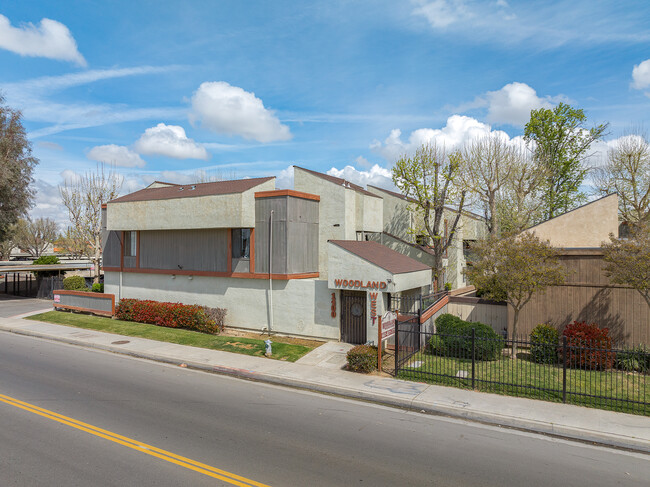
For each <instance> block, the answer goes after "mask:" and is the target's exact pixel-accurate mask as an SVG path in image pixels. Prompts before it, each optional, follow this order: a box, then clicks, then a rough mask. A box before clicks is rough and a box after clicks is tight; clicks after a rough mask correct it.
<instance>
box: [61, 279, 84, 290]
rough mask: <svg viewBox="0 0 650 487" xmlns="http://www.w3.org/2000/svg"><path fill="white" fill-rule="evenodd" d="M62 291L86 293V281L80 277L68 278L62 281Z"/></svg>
mask: <svg viewBox="0 0 650 487" xmlns="http://www.w3.org/2000/svg"><path fill="white" fill-rule="evenodd" d="M63 289H65V290H66V291H87V290H88V288H87V287H86V279H84V278H83V277H82V276H70V277H66V278H65V279H63Z"/></svg>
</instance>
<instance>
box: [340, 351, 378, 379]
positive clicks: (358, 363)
mask: <svg viewBox="0 0 650 487" xmlns="http://www.w3.org/2000/svg"><path fill="white" fill-rule="evenodd" d="M347 359H348V370H351V371H353V372H364V373H368V372H372V371H373V370H375V369H376V368H377V360H378V354H377V347H373V346H370V345H357V346H356V347H352V348H351V349H350V350H349V351H348V354H347Z"/></svg>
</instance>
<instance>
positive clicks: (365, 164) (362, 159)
mask: <svg viewBox="0 0 650 487" xmlns="http://www.w3.org/2000/svg"><path fill="white" fill-rule="evenodd" d="M354 162H356V163H357V165H358V166H361V167H370V166H371V164H370V161H369V160H368V159H366V158H365V157H363V156H359V157H357V158H356V159H355V160H354Z"/></svg>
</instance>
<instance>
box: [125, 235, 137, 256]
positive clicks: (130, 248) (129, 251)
mask: <svg viewBox="0 0 650 487" xmlns="http://www.w3.org/2000/svg"><path fill="white" fill-rule="evenodd" d="M137 253H138V232H135V231H131V232H124V257H135V256H136V255H137Z"/></svg>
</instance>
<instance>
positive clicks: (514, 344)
mask: <svg viewBox="0 0 650 487" xmlns="http://www.w3.org/2000/svg"><path fill="white" fill-rule="evenodd" d="M512 308H513V309H514V310H515V315H514V317H513V320H512V358H517V323H518V322H519V309H518V308H515V307H514V306H513V307H512Z"/></svg>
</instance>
